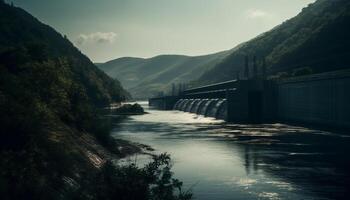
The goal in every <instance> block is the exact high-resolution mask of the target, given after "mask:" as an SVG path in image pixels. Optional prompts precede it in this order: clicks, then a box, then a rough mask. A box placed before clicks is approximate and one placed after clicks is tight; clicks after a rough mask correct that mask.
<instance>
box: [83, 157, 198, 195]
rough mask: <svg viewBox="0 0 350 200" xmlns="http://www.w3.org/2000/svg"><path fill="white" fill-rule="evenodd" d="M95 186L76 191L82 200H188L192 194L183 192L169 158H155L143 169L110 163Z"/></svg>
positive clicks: (103, 169) (97, 175) (88, 185)
mask: <svg viewBox="0 0 350 200" xmlns="http://www.w3.org/2000/svg"><path fill="white" fill-rule="evenodd" d="M90 178H93V179H94V181H95V182H94V184H95V185H91V183H88V184H86V185H83V187H82V188H80V190H78V191H76V192H77V193H78V194H79V198H82V199H84V198H85V197H86V196H90V195H91V196H92V198H93V199H106V200H109V199H120V200H142V199H149V200H189V199H191V198H192V194H191V192H189V191H187V192H183V191H182V182H180V181H179V180H177V179H175V178H173V174H172V172H171V160H170V156H169V155H168V154H161V155H158V156H154V157H153V161H152V162H150V163H149V164H147V165H146V166H145V167H143V168H139V167H137V166H136V165H135V164H130V165H126V166H115V165H114V164H112V163H110V162H108V163H106V164H105V165H104V167H103V168H102V170H101V171H100V172H99V173H98V174H96V176H95V177H90Z"/></svg>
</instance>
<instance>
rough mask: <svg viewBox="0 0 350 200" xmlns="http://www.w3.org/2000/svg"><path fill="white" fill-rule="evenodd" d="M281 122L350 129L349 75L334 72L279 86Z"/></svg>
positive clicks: (301, 78) (291, 80)
mask: <svg viewBox="0 0 350 200" xmlns="http://www.w3.org/2000/svg"><path fill="white" fill-rule="evenodd" d="M277 88H278V89H277V90H278V117H277V118H278V120H282V121H290V122H300V123H307V124H314V125H321V126H327V127H335V128H340V129H348V128H350V72H349V71H342V72H333V73H325V74H319V75H313V76H305V77H300V78H297V79H289V80H285V81H283V82H279V83H278V84H277Z"/></svg>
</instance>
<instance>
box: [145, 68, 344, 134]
mask: <svg viewBox="0 0 350 200" xmlns="http://www.w3.org/2000/svg"><path fill="white" fill-rule="evenodd" d="M149 103H150V105H154V106H156V107H157V108H160V109H163V110H172V109H175V110H180V111H184V112H191V113H196V114H198V115H203V116H206V117H215V118H218V119H223V120H225V121H227V122H232V123H274V122H284V123H297V124H303V125H304V124H309V125H316V126H317V127H321V126H322V127H329V128H337V129H345V130H346V129H349V128H350V70H343V71H337V72H330V73H323V74H315V75H307V76H299V77H294V78H287V79H283V80H278V81H268V80H238V81H237V80H233V81H227V82H223V83H218V84H212V85H207V86H203V87H198V88H193V89H189V90H186V91H184V92H183V93H182V94H181V95H179V96H171V97H160V98H153V99H150V101H149Z"/></svg>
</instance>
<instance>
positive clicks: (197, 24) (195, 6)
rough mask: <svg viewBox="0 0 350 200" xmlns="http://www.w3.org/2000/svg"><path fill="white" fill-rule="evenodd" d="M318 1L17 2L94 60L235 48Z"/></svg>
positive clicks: (45, 0) (106, 0) (96, 0)
mask: <svg viewBox="0 0 350 200" xmlns="http://www.w3.org/2000/svg"><path fill="white" fill-rule="evenodd" d="M314 1H315V0H13V2H14V4H15V5H16V6H20V7H22V8H24V9H26V10H27V11H29V12H30V13H32V14H33V15H34V16H36V17H37V18H39V19H40V20H41V21H43V22H44V23H47V24H49V25H50V26H52V27H54V28H55V29H56V30H57V31H59V32H61V33H62V34H66V35H67V36H68V38H69V39H70V40H71V41H72V42H74V43H75V44H76V46H77V47H78V48H80V49H81V50H82V52H83V53H85V54H87V55H88V56H89V57H90V58H91V59H92V60H93V61H95V62H102V61H107V60H110V59H114V58H118V57H123V56H132V57H152V56H155V55H159V54H186V55H202V54H208V53H213V52H218V51H222V50H227V49H231V48H233V47H234V46H236V45H237V44H239V43H241V42H244V41H247V40H249V39H251V38H253V37H255V36H257V35H258V34H260V33H262V32H265V31H268V30H269V29H271V28H273V27H274V26H276V25H278V24H280V23H281V22H283V21H285V20H286V19H288V18H291V17H293V16H295V15H296V14H298V13H299V12H300V11H301V9H302V8H303V7H305V6H307V5H308V4H309V3H312V2H314Z"/></svg>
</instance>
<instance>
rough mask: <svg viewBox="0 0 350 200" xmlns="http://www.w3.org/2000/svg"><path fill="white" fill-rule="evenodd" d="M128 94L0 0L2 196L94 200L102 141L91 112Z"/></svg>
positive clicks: (64, 41)
mask: <svg viewBox="0 0 350 200" xmlns="http://www.w3.org/2000/svg"><path fill="white" fill-rule="evenodd" d="M127 95H128V94H127V92H126V91H124V89H123V88H122V87H121V85H120V84H119V82H118V81H115V80H113V79H111V78H109V77H108V76H107V75H106V74H105V73H104V72H102V71H100V70H99V69H98V68H97V67H96V66H95V65H94V64H93V63H92V62H91V61H90V60H89V59H88V58H87V57H86V56H84V55H83V54H82V53H81V52H80V51H79V50H78V49H77V48H75V47H74V46H73V45H72V43H71V42H70V41H69V40H68V39H67V38H66V37H64V36H62V35H61V34H59V33H57V32H56V31H55V30H54V29H52V28H51V27H49V26H47V25H45V24H43V23H41V22H39V21H38V20H37V19H35V18H34V17H33V16H31V15H30V14H28V13H27V12H26V11H24V10H22V9H20V8H17V7H14V6H10V5H7V4H5V3H4V2H3V1H0V122H1V125H0V157H1V161H0V196H1V198H2V199H62V198H63V199H64V197H67V196H66V195H68V196H69V195H73V192H74V194H75V195H77V196H76V197H74V198H73V196H70V198H69V199H79V198H78V197H81V198H82V199H94V195H96V193H92V192H93V190H91V188H90V189H89V190H88V189H87V187H88V186H89V185H88V183H91V182H89V181H91V180H90V179H89V177H92V176H95V175H96V173H97V171H96V169H97V168H98V167H101V166H99V164H101V163H99V162H100V161H101V160H102V161H103V159H102V158H103V155H102V154H101V151H99V152H100V153H97V150H96V149H95V148H94V147H95V146H98V144H97V143H96V144H95V140H96V141H97V140H98V141H101V143H102V142H106V140H105V139H106V136H105V135H102V134H104V132H102V131H101V129H99V127H98V124H97V123H96V121H97V119H98V118H97V115H96V114H97V111H98V108H100V107H102V106H105V105H108V104H109V103H111V102H120V101H122V100H124V99H125V98H126V96H127ZM101 149H103V148H102V147H101ZM92 158H94V160H92ZM93 161H94V162H95V163H94V162H93ZM102 163H103V162H102ZM94 169H95V170H94ZM95 178H96V177H95ZM84 184H85V185H84ZM83 186H86V187H85V189H84V187H83ZM99 186H103V184H102V183H100V184H99ZM102 188H103V187H102ZM78 189H79V191H77V190H78ZM100 189H101V188H100ZM95 192H96V191H95ZM84 195H87V196H88V198H87V196H84Z"/></svg>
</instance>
